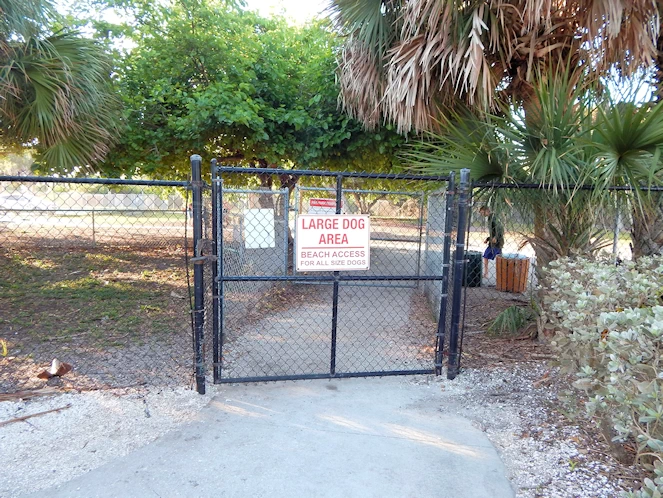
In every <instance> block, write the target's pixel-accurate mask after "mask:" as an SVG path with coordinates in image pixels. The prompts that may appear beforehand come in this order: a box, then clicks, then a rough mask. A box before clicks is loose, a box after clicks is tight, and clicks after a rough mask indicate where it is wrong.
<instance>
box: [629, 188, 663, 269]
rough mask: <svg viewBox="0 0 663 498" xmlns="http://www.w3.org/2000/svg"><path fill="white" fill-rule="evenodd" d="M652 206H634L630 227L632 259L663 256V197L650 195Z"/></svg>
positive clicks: (658, 194)
mask: <svg viewBox="0 0 663 498" xmlns="http://www.w3.org/2000/svg"><path fill="white" fill-rule="evenodd" d="M652 195H653V196H656V197H655V201H654V202H653V203H652V205H649V206H647V205H644V206H634V208H633V211H632V216H633V224H632V226H631V254H632V256H633V259H638V258H639V257H640V256H653V255H656V254H663V195H661V193H659V192H656V193H654V194H652Z"/></svg>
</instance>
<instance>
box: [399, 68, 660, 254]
mask: <svg viewBox="0 0 663 498" xmlns="http://www.w3.org/2000/svg"><path fill="white" fill-rule="evenodd" d="M537 81H538V83H537V84H536V85H535V86H534V88H533V97H532V98H531V99H530V100H529V101H528V102H527V103H525V104H523V106H522V107H515V106H512V107H505V108H503V109H502V110H501V112H500V113H499V114H491V113H486V112H479V111H476V110H471V109H470V108H467V107H466V108H460V109H461V110H458V109H459V108H456V110H455V111H454V112H453V113H451V114H450V117H449V118H445V119H443V120H442V121H441V122H440V123H439V131H437V132H435V133H429V134H428V135H427V136H425V137H424V138H423V139H422V140H420V141H414V142H411V143H410V144H408V145H407V146H406V149H405V153H403V154H402V158H403V160H404V162H405V163H406V164H409V165H411V166H412V167H414V168H416V169H419V170H421V171H424V172H426V173H431V174H446V173H448V172H449V171H451V170H454V169H456V168H458V167H465V168H469V169H470V171H471V174H472V177H473V179H475V180H479V181H493V180H497V181H500V182H507V183H534V184H538V185H541V188H540V189H539V190H534V191H529V192H525V191H519V190H515V189H513V190H511V191H509V192H506V191H504V190H502V191H500V190H494V189H490V188H488V189H487V190H486V192H484V193H483V195H485V196H487V197H489V198H490V199H491V205H492V206H493V208H494V210H500V209H504V210H508V208H509V206H512V205H528V206H530V210H531V211H532V212H533V213H534V215H535V219H534V225H535V227H534V228H535V230H534V233H533V234H531V235H530V236H529V239H530V242H531V243H532V245H533V246H534V248H535V250H536V255H537V260H538V263H539V265H538V266H543V265H545V264H546V263H547V262H548V261H550V260H552V259H555V258H557V257H563V256H571V255H592V254H594V253H595V252H596V251H597V250H598V249H600V248H601V247H602V246H603V245H605V244H606V243H607V242H606V239H605V235H606V232H605V230H601V229H599V228H598V225H597V223H596V219H597V218H596V217H597V214H600V213H601V212H603V211H606V210H609V209H612V207H613V206H614V204H615V202H616V200H617V201H619V202H623V203H628V205H629V206H630V209H631V212H632V215H633V225H632V245H633V253H634V256H635V257H639V256H641V255H646V254H656V253H658V252H660V250H661V248H662V247H663V235H661V234H663V230H662V229H661V227H663V216H662V215H661V211H660V209H658V208H657V207H656V202H657V201H658V197H657V196H656V195H652V194H650V193H649V192H648V191H647V190H641V189H643V188H645V189H646V188H647V187H648V186H660V185H662V184H663V154H662V153H661V152H662V151H663V132H662V131H661V130H663V102H659V103H656V104H652V105H648V104H641V105H636V104H635V103H632V102H631V103H628V102H615V101H613V100H611V98H610V96H609V95H608V94H607V93H604V94H603V96H602V95H600V94H598V93H597V92H596V91H595V90H594V89H593V88H586V87H585V86H583V85H582V82H578V81H572V80H571V79H570V76H569V74H564V73H562V74H560V75H559V76H558V77H555V78H538V79H537ZM583 185H590V186H594V187H596V188H595V189H594V190H593V193H592V194H589V193H587V191H582V190H581V189H580V187H582V186H583ZM614 185H617V186H627V187H630V188H631V189H633V190H632V191H622V192H617V193H616V192H611V191H609V190H608V187H610V186H614ZM617 198H618V199H617Z"/></svg>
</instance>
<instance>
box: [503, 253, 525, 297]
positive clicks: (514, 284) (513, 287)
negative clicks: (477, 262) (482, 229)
mask: <svg viewBox="0 0 663 498" xmlns="http://www.w3.org/2000/svg"><path fill="white" fill-rule="evenodd" d="M495 269H496V270H497V281H496V285H495V287H496V288H497V290H498V291H503V292H525V289H526V288H527V278H528V276H529V258H528V257H527V256H523V255H521V254H504V255H499V256H497V257H496V258H495Z"/></svg>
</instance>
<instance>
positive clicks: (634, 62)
mask: <svg viewBox="0 0 663 498" xmlns="http://www.w3.org/2000/svg"><path fill="white" fill-rule="evenodd" d="M332 4H333V6H332V12H334V13H335V16H336V19H337V20H340V21H339V23H338V25H339V26H340V27H341V28H342V29H344V30H345V31H346V32H347V33H349V34H350V33H351V34H352V35H353V37H352V38H351V43H352V44H355V45H356V44H363V45H364V46H365V47H366V49H367V50H370V51H371V52H372V53H373V55H374V56H375V57H376V59H375V60H374V64H375V67H377V68H378V69H379V71H380V72H379V76H380V78H382V79H383V80H384V82H385V83H383V84H380V85H378V86H377V88H380V89H381V90H380V93H376V96H375V99H374V100H370V101H369V100H368V99H364V100H357V99H354V98H352V94H350V95H349V96H350V98H347V97H346V96H345V95H343V96H342V99H343V103H344V105H345V107H346V109H348V110H349V111H350V112H351V113H353V114H354V115H356V116H362V115H363V116H372V112H373V111H374V110H375V109H380V112H381V113H382V118H383V119H385V120H387V121H390V122H394V123H395V124H396V125H397V126H398V129H399V130H401V131H407V130H410V129H412V128H414V129H416V130H419V131H421V130H426V129H429V127H430V126H434V124H435V121H436V119H437V118H438V117H439V113H440V111H441V109H442V108H443V105H441V102H440V96H444V99H442V103H444V102H446V101H448V97H449V96H450V95H454V96H455V97H459V98H461V99H463V100H464V101H465V102H467V103H468V104H470V105H473V106H477V107H480V108H483V109H490V108H491V107H492V106H493V105H494V102H495V98H496V97H498V96H502V95H504V96H509V97H511V98H514V99H516V100H517V101H521V102H522V101H524V100H526V99H527V98H528V97H529V92H530V90H531V85H532V84H533V83H535V81H536V79H537V78H538V76H539V75H540V74H542V72H545V71H546V70H550V69H551V68H553V66H552V65H551V64H550V61H563V63H565V64H568V65H569V67H572V68H580V72H582V73H594V74H596V75H600V74H603V73H605V72H606V71H607V70H608V69H609V68H611V67H613V66H615V65H616V66H617V67H618V68H619V70H620V71H621V73H622V74H625V75H626V74H632V73H633V72H635V71H636V70H638V69H639V68H641V67H643V66H648V65H650V64H652V62H653V60H654V58H655V57H656V56H657V55H658V54H659V52H658V51H657V47H656V42H657V38H658V34H659V27H660V22H659V12H658V9H657V4H656V3H655V2H651V1H647V0H635V1H633V2H628V3H624V2H620V1H617V0H606V1H604V2H591V1H588V0H572V1H568V0H491V1H489V2H480V1H464V2H460V1H458V0H410V1H407V2H396V1H395V0H382V1H380V0H359V1H350V0H333V2H332ZM369 7H370V8H369ZM349 43H350V42H349ZM355 50H356V48H355ZM352 62H353V61H348V62H347V63H345V64H343V65H341V67H340V68H339V71H340V73H341V75H342V76H341V78H343V77H344V76H343V74H345V73H348V72H349V73H354V74H355V75H361V74H365V71H362V70H361V68H358V67H357V66H355V65H354V64H353V63H352ZM354 62H358V63H360V64H361V63H362V61H361V60H360V59H354ZM371 76H372V75H371ZM356 77H360V76H356ZM365 82H366V83H367V84H368V83H374V80H373V79H367V80H366V81H365ZM362 106H366V108H365V109H361V110H360V109H359V107H362ZM374 121H375V120H374ZM378 121H379V120H378Z"/></svg>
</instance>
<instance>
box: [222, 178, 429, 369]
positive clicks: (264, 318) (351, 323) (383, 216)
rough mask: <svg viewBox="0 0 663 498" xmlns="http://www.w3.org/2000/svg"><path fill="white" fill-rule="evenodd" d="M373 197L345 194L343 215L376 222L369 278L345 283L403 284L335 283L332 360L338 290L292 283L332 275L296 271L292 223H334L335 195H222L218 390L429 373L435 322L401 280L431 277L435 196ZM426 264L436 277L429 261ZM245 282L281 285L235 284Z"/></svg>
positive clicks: (360, 191)
mask: <svg viewBox="0 0 663 498" xmlns="http://www.w3.org/2000/svg"><path fill="white" fill-rule="evenodd" d="M376 183H377V182H376ZM401 183H405V182H401ZM371 187H373V184H372V182H371V181H369V180H366V181H363V183H362V185H361V186H360V187H359V188H352V189H350V188H348V189H346V188H344V189H343V190H342V192H343V196H342V213H344V214H370V217H371V223H370V225H371V233H370V244H371V250H370V270H368V271H361V272H352V271H341V272H339V275H341V276H354V275H358V274H361V275H363V276H399V277H401V279H398V280H393V279H391V280H380V281H359V282H356V281H355V282H349V281H343V282H340V283H339V290H338V302H337V308H336V311H337V326H336V331H335V348H334V351H333V353H332V339H331V336H332V321H333V316H334V309H333V294H334V293H333V282H330V281H329V280H327V281H322V280H320V281H307V282H295V281H289V280H287V278H286V277H288V276H290V277H293V276H305V277H323V278H324V277H327V278H329V277H331V276H332V275H333V274H332V272H312V271H296V270H295V269H294V266H295V265H294V263H295V259H294V247H295V239H296V237H297V234H296V231H295V222H296V217H297V216H298V215H299V214H334V213H335V210H336V207H335V201H336V189H335V188H333V187H331V186H324V185H323V186H320V185H319V184H318V185H317V186H315V185H306V183H305V181H300V184H299V185H298V186H296V187H294V188H293V189H292V190H291V191H288V190H287V189H286V190H256V191H251V192H243V191H241V189H231V188H228V189H224V191H223V213H222V214H223V238H222V240H223V245H222V246H221V245H220V247H219V252H220V254H222V255H223V256H222V261H223V274H224V277H228V278H229V280H228V281H225V282H224V283H223V285H224V292H223V295H224V299H225V307H224V310H223V320H224V323H223V325H224V331H223V332H224V333H223V354H222V369H221V372H220V373H221V375H220V378H219V379H217V380H219V381H232V380H236V379H263V378H279V377H287V376H307V375H319V376H325V375H329V372H330V369H332V368H333V369H335V374H336V375H343V374H360V373H380V372H409V371H432V369H433V362H434V347H435V332H436V313H435V312H434V311H433V310H432V309H431V307H430V306H429V302H428V300H427V299H426V298H425V297H424V295H423V291H422V290H421V289H420V287H421V286H420V283H419V282H418V281H416V280H408V279H407V278H404V277H409V276H414V277H417V276H423V275H425V272H426V269H425V268H424V261H426V259H425V246H424V244H425V238H426V237H425V233H424V232H425V225H426V218H425V217H426V209H425V196H426V194H425V192H424V188H427V189H431V188H432V186H431V185H421V184H416V182H409V183H408V184H407V185H406V187H407V188H408V189H411V190H405V189H403V190H385V189H384V188H380V187H381V185H377V184H376V185H375V187H374V188H371ZM219 240H221V237H220V238H219ZM429 264H430V268H431V270H433V266H434V263H432V260H430V261H429ZM439 271H440V268H436V269H435V272H434V273H433V274H434V275H438V274H439ZM242 276H269V277H283V278H282V279H281V280H279V281H260V282H256V281H235V280H233V277H242ZM438 307H439V303H438ZM332 357H333V359H332ZM332 362H333V363H334V366H333V367H332Z"/></svg>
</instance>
